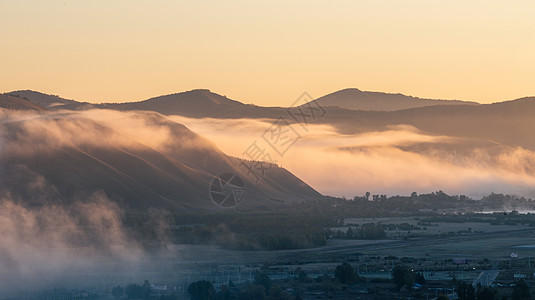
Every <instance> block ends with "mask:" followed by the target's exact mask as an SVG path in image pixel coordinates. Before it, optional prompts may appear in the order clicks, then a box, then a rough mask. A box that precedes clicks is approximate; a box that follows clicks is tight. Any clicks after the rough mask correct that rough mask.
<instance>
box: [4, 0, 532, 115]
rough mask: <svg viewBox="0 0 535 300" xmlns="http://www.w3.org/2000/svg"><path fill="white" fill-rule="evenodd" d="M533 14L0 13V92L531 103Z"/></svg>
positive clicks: (259, 8)
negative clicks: (348, 93) (358, 95)
mask: <svg viewBox="0 0 535 300" xmlns="http://www.w3.org/2000/svg"><path fill="white" fill-rule="evenodd" d="M533 13H535V2H534V1H531V0H525V1H521V0H519V1H494V0H487V1H479V0H474V1H460V0H447V1H443V0H431V1H430V0H406V1H400V0H384V1H372V0H369V1H368V0H366V1H356V0H347V1H346V0H339V1H328V0H322V1H320V0H307V1H300V0H297V1H277V0H270V1H264V0H258V1H226V0H217V1H215V0H204V1H178V0H153V1H147V0H113V1H110V0H91V1H81V0H76V1H69V0H63V1H57V0H47V1H42V0H16V1H15V0H0V66H1V67H0V70H1V71H0V92H8V91H13V90H20V89H32V90H38V91H41V92H45V93H49V94H56V95H60V96H62V97H64V98H69V99H76V100H79V101H89V102H124V101H138V100H144V99H147V98H150V97H153V96H158V95H163V94H169V93H176V92H182V91H187V90H191V89H196V88H207V89H210V90H211V91H213V92H216V93H219V94H222V95H226V96H228V97H229V98H232V99H236V100H239V101H242V102H244V103H254V104H256V105H281V106H284V105H289V104H291V103H293V102H294V100H295V99H296V98H297V97H299V96H300V95H301V94H302V93H303V91H307V92H309V93H310V94H311V95H312V96H313V97H320V96H322V95H325V94H328V93H331V92H334V91H337V90H340V89H343V88H350V87H351V88H359V89H361V90H367V91H382V92H391V93H403V94H407V95H412V96H418V97H426V98H439V99H460V100H472V101H478V102H481V103H490V102H495V101H502V100H510V99H515V98H520V97H524V96H535V86H534V84H533V82H535V54H534V53H535V19H534V18H533Z"/></svg>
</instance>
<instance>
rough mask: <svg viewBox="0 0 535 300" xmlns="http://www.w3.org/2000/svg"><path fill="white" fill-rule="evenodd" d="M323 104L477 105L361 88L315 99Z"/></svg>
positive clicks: (387, 107)
mask: <svg viewBox="0 0 535 300" xmlns="http://www.w3.org/2000/svg"><path fill="white" fill-rule="evenodd" d="M314 101H315V102H317V103H318V104H319V105H321V106H338V107H340V108H345V109H351V110H370V111H395V110H402V109H409V108H416V107H424V106H432V105H459V104H466V105H476V104H478V103H476V102H469V101H459V100H433V99H422V98H416V97H411V96H405V95H403V94H387V93H380V92H365V91H361V90H359V89H355V88H352V89H344V90H340V91H337V92H334V93H331V94H328V95H325V96H323V97H320V98H318V99H316V100H314Z"/></svg>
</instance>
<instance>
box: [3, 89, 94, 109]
mask: <svg viewBox="0 0 535 300" xmlns="http://www.w3.org/2000/svg"><path fill="white" fill-rule="evenodd" d="M8 94H9V95H11V96H14V97H18V98H23V99H26V100H29V101H31V102H33V103H35V104H38V105H40V106H42V107H45V108H53V107H63V108H65V107H67V106H79V105H81V104H85V103H82V102H78V101H74V100H68V99H64V98H61V97H59V96H56V95H48V94H44V93H41V92H36V91H31V90H21V91H13V92H10V93H8Z"/></svg>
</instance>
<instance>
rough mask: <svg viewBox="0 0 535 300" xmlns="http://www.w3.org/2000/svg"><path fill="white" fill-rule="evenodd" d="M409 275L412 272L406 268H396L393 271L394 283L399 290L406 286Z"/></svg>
mask: <svg viewBox="0 0 535 300" xmlns="http://www.w3.org/2000/svg"><path fill="white" fill-rule="evenodd" d="M409 273H410V270H409V268H408V267H406V266H395V267H394V269H393V270H392V281H394V283H395V284H396V286H397V287H398V289H399V288H401V287H402V286H404V285H405V279H406V275H407V274H409ZM409 288H410V287H409Z"/></svg>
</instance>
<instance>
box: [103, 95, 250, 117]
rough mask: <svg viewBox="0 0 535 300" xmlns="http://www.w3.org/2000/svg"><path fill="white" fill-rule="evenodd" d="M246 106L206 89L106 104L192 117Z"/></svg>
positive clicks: (118, 108) (220, 113)
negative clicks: (137, 100)
mask: <svg viewBox="0 0 535 300" xmlns="http://www.w3.org/2000/svg"><path fill="white" fill-rule="evenodd" d="M246 106H247V105H245V104H243V103H241V102H238V101H234V100H231V99H228V98H227V97H224V96H221V95H219V94H216V93H212V92H210V91H209V90H205V89H199V90H192V91H188V92H184V93H177V94H171V95H165V96H159V97H154V98H151V99H148V100H144V101H139V102H129V103H109V104H105V107H106V108H112V109H117V110H150V111H155V112H159V113H161V114H166V115H185V116H190V117H207V116H214V115H225V113H227V112H228V111H232V110H236V109H241V108H243V107H246Z"/></svg>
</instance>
